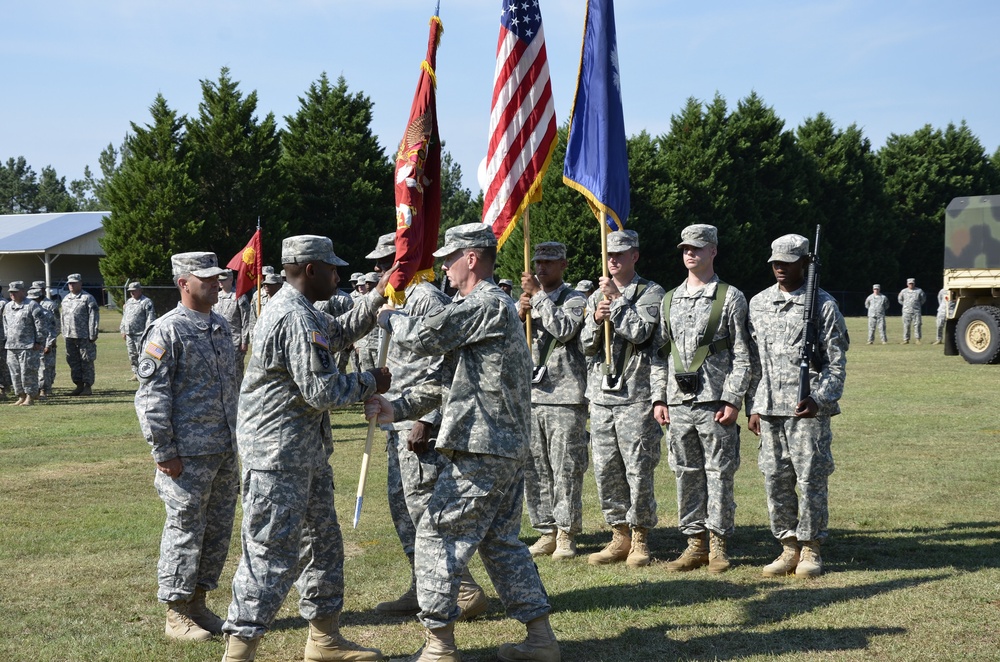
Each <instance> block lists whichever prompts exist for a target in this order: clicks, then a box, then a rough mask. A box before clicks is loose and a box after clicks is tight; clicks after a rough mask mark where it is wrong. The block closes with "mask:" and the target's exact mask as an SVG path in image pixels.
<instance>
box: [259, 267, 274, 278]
mask: <svg viewBox="0 0 1000 662" xmlns="http://www.w3.org/2000/svg"><path fill="white" fill-rule="evenodd" d="M260 273H261V274H262V275H264V276H266V275H268V274H273V273H274V267H272V266H268V265H266V264H265V265H264V266H263V267H261V268H260Z"/></svg>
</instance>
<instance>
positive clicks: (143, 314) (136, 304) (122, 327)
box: [118, 295, 156, 336]
mask: <svg viewBox="0 0 1000 662" xmlns="http://www.w3.org/2000/svg"><path fill="white" fill-rule="evenodd" d="M155 319H156V311H155V310H153V302H152V301H151V300H150V299H149V297H147V296H145V295H143V296H141V297H140V298H138V299H133V298H132V297H128V298H126V299H125V305H124V306H122V323H121V324H119V325H118V331H119V332H120V333H125V334H127V335H130V336H138V335H141V334H142V332H143V331H145V330H146V327H147V326H149V325H150V324H152V323H153V320H155Z"/></svg>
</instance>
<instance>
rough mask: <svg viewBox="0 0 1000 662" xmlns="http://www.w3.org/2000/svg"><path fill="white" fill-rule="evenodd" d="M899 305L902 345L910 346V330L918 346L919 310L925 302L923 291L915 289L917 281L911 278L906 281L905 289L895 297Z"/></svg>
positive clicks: (921, 320)
mask: <svg viewBox="0 0 1000 662" xmlns="http://www.w3.org/2000/svg"><path fill="white" fill-rule="evenodd" d="M897 299H898V300H899V305H901V306H902V307H903V342H902V344H903V345H909V344H910V329H911V327H912V328H913V329H914V331H915V335H916V336H917V344H918V345H919V344H920V338H921V335H920V330H921V327H922V326H923V319H922V317H921V309H922V308H923V305H924V302H925V301H926V300H927V295H926V294H924V291H923V290H922V289H920V288H919V287H917V281H916V279H913V278H907V279H906V289H904V290H902V291H901V292H900V293H899V296H898V297H897Z"/></svg>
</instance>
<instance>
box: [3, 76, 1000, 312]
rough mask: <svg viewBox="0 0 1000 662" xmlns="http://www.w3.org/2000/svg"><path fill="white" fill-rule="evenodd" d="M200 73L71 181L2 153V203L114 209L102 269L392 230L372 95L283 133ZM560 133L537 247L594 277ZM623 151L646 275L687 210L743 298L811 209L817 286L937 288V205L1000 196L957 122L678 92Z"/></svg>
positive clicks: (344, 252)
mask: <svg viewBox="0 0 1000 662" xmlns="http://www.w3.org/2000/svg"><path fill="white" fill-rule="evenodd" d="M201 89H202V101H201V103H200V104H199V106H198V109H197V114H196V115H194V116H191V117H188V116H186V115H182V114H179V113H178V112H177V111H176V110H174V109H172V108H171V107H170V106H169V105H168V103H167V100H166V99H164V98H163V97H162V96H157V98H156V99H155V100H154V101H153V103H152V105H151V106H150V118H149V120H148V122H147V123H145V124H140V123H136V122H133V123H132V125H131V131H130V132H129V133H128V134H127V135H126V137H125V139H124V141H123V143H122V144H121V145H120V146H119V147H117V148H116V147H115V146H114V145H109V146H108V147H107V148H106V149H105V150H104V151H103V152H102V153H101V155H100V157H99V161H98V162H99V167H100V176H99V177H95V176H94V175H93V174H92V173H91V172H90V170H89V168H88V169H87V170H86V171H85V176H84V179H83V180H79V181H73V182H71V183H70V184H69V185H68V186H67V185H66V183H65V178H59V177H58V175H57V174H56V172H55V170H54V169H52V168H51V167H46V168H43V169H42V171H41V173H40V174H38V173H35V172H34V171H33V170H32V169H31V167H30V166H28V164H27V163H25V160H24V159H23V158H18V159H14V158H11V159H9V160H8V161H7V163H6V165H3V164H0V212H3V213H34V212H53V211H74V210H85V209H90V210H93V209H110V210H111V212H112V214H111V216H110V217H109V218H108V219H107V220H106V221H105V227H106V234H105V238H104V240H103V246H104V249H105V251H106V252H107V254H108V257H107V258H106V259H104V260H102V266H101V269H102V273H103V275H104V277H105V279H106V280H108V281H109V282H122V281H124V280H125V279H126V278H128V277H132V276H141V277H142V278H144V279H146V280H151V281H153V280H162V281H166V280H169V260H168V257H169V255H170V254H171V253H174V252H179V251H186V250H212V251H214V252H216V253H217V254H218V255H219V257H220V260H222V261H227V260H228V259H229V258H230V257H231V256H233V255H234V254H235V253H236V252H237V251H239V250H240V249H241V248H242V247H243V245H244V244H245V243H246V241H247V240H248V239H249V237H250V236H251V235H252V234H253V232H254V229H255V228H256V226H257V222H258V219H260V222H261V224H262V226H263V228H264V237H265V243H264V255H265V262H266V263H273V264H276V263H277V261H278V256H279V251H280V241H281V238H282V237H284V236H287V235H289V234H294V233H314V234H322V235H326V236H330V237H331V238H333V240H334V245H335V247H336V250H337V252H338V254H340V255H341V256H342V257H344V258H345V259H346V260H348V261H349V262H350V263H351V267H350V270H351V271H355V270H358V271H365V270H367V269H368V267H369V265H368V263H367V261H366V260H365V259H364V255H365V254H366V253H368V252H369V250H370V249H371V247H372V246H373V245H374V243H375V240H376V238H377V237H378V236H379V235H380V234H382V233H384V232H389V231H392V229H393V228H394V227H395V219H394V211H393V206H394V200H393V192H392V191H393V189H392V177H393V161H392V157H393V154H387V153H386V151H385V150H384V149H383V148H382V147H380V146H379V142H378V138H377V136H375V135H374V134H373V133H372V131H371V121H372V108H373V103H372V101H371V100H370V99H369V98H368V97H367V96H365V95H364V94H363V93H361V92H352V91H351V90H350V89H349V88H348V85H347V82H346V81H345V80H344V79H343V78H342V77H341V78H339V79H338V80H337V81H336V83H331V82H330V81H329V80H328V78H327V77H326V75H325V74H323V75H321V76H320V78H319V80H317V81H316V82H314V83H313V84H312V85H310V87H309V89H308V90H307V91H306V92H305V94H304V95H303V96H302V97H300V98H299V107H298V110H297V111H296V113H295V114H294V115H291V116H288V117H285V118H284V121H285V128H284V129H279V128H278V126H277V123H276V121H275V118H274V116H273V114H271V113H268V114H267V115H265V116H264V117H263V118H260V117H258V114H257V113H258V111H257V95H256V92H251V93H249V94H246V95H244V94H243V93H242V92H241V91H240V89H239V84H238V83H237V82H236V81H234V80H233V79H232V78H231V77H230V74H229V71H228V70H227V69H225V68H223V69H222V71H221V73H220V75H219V78H218V80H217V81H207V80H204V81H201ZM442 129H443V130H442V134H443V137H444V138H445V139H447V127H442ZM565 137H566V127H565V126H564V127H562V129H561V130H560V132H559V138H560V142H559V145H558V147H557V148H556V153H555V156H554V158H553V161H552V167H550V168H549V170H548V172H547V173H546V175H545V181H544V186H543V193H544V196H543V199H542V202H541V203H539V204H536V205H532V206H531V209H530V212H529V213H530V217H529V218H530V233H531V241H532V243H537V242H540V241H552V240H555V241H562V242H563V243H565V244H566V245H567V246H568V248H569V255H570V269H569V271H568V273H567V279H568V280H573V281H575V280H578V279H580V278H595V277H596V276H598V275H600V273H601V264H600V237H599V234H598V224H597V220H596V219H595V218H594V216H593V215H592V214H591V212H590V209H589V207H588V206H587V204H586V202H585V201H584V199H583V197H582V196H580V195H579V194H578V193H576V192H575V191H572V190H571V189H569V188H567V187H566V186H564V185H563V183H562V167H561V164H562V161H563V157H564V154H565ZM628 152H629V160H630V174H631V197H632V200H631V202H632V205H631V206H632V212H631V215H630V217H629V219H628V222H627V225H628V227H630V228H632V229H635V230H637V231H638V232H639V234H640V237H641V240H640V241H641V253H642V258H641V262H640V273H642V274H643V275H644V276H646V277H647V278H651V279H653V280H656V281H658V282H660V283H662V284H664V285H666V286H668V287H672V286H673V285H674V284H676V283H678V282H680V279H681V278H682V277H683V269H682V267H681V264H680V259H679V253H678V250H677V248H676V244H677V241H678V236H679V233H680V230H681V228H683V227H684V226H685V225H688V224H691V223H710V224H712V225H715V226H717V227H718V228H719V233H720V257H719V259H718V261H717V267H718V270H719V272H720V275H722V276H723V277H724V278H727V279H729V280H730V281H731V282H733V283H734V284H736V285H738V286H740V287H741V288H743V289H744V290H745V291H747V292H748V293H751V294H752V293H754V292H756V291H758V290H760V289H762V288H764V287H766V286H767V285H769V284H770V283H771V282H773V281H772V278H771V275H770V272H769V270H768V268H767V264H766V260H767V257H768V255H769V248H770V242H771V241H772V240H773V239H775V238H776V237H778V236H780V235H782V234H786V233H789V232H797V233H800V234H803V235H805V236H807V237H810V239H811V238H812V236H813V233H814V228H815V226H816V225H817V224H822V225H823V228H824V241H823V246H822V250H821V257H822V258H823V262H824V274H823V283H824V287H825V288H826V289H828V290H831V291H848V292H858V293H862V292H866V291H868V290H869V288H870V286H871V284H872V283H873V282H880V283H882V284H883V287H884V289H885V291H886V292H890V293H891V292H893V291H894V290H895V289H897V288H901V287H902V283H903V281H904V279H905V278H906V277H909V276H914V277H916V278H917V279H918V282H919V283H920V284H921V285H922V286H923V287H924V288H925V289H926V290H928V291H929V292H933V291H935V290H936V289H937V287H938V286H939V284H940V282H941V262H942V254H943V243H942V237H943V215H944V209H945V207H946V206H947V204H948V202H949V201H950V200H951V199H952V198H954V197H957V196H964V195H979V194H991V193H998V192H1000V150H998V151H997V152H995V153H994V154H993V155H992V156H990V155H988V154H987V153H986V151H985V150H984V148H983V145H982V144H981V143H980V141H979V139H978V138H977V137H976V136H975V135H974V134H973V133H972V131H971V130H970V129H969V127H968V126H966V124H965V123H964V122H963V123H962V124H960V125H958V126H955V125H948V127H946V128H945V129H943V130H941V129H935V128H933V127H931V126H929V125H928V126H925V127H923V128H921V129H919V130H917V131H915V132H914V133H912V134H905V135H901V134H893V135H891V136H890V137H889V139H888V140H887V142H886V145H885V146H884V147H883V148H882V149H880V150H878V151H875V150H873V149H872V146H871V142H870V141H869V140H868V139H867V138H866V137H865V136H864V134H863V132H862V131H861V129H860V128H859V127H857V126H856V125H854V124H852V125H850V126H848V127H846V128H838V127H837V126H835V125H834V124H833V122H832V121H831V120H830V119H829V118H828V117H826V116H825V115H823V114H822V113H821V114H819V115H817V116H815V117H812V118H809V119H807V120H805V121H804V122H803V123H802V125H801V126H799V127H796V128H795V129H794V130H793V129H789V128H788V127H786V126H785V122H784V121H783V120H782V119H781V118H780V117H778V115H777V114H776V113H775V111H774V109H773V108H771V107H769V106H768V105H767V104H766V103H765V102H764V100H763V99H761V98H760V97H759V96H758V95H757V94H755V93H754V94H750V95H749V96H748V97H746V98H745V99H742V100H740V101H739V102H738V103H737V104H736V106H735V108H729V107H728V106H727V103H726V101H725V99H723V98H722V97H720V96H716V97H715V98H714V99H712V100H711V101H708V102H702V101H699V100H696V99H689V100H688V101H687V103H686V104H685V105H684V107H683V108H681V109H680V111H679V112H678V113H677V114H676V115H674V116H673V117H672V118H671V122H670V130H669V131H668V132H667V133H666V134H663V135H660V136H652V135H649V134H648V133H646V132H641V133H639V134H637V135H633V136H632V137H630V138H629V140H628ZM442 162H443V172H442V219H443V221H442V224H443V226H442V236H443V230H444V229H445V228H447V227H450V226H452V225H456V224H459V223H467V222H475V221H478V220H479V218H480V215H481V210H482V194H481V193H480V194H479V195H478V196H473V195H472V193H471V191H470V190H469V189H468V188H465V187H463V186H462V170H461V168H460V166H459V165H458V164H457V163H455V162H454V160H453V159H452V157H451V155H450V154H449V153H448V152H447V150H445V152H444V156H443V160H442ZM522 231H523V223H521V224H519V226H518V228H517V229H516V230H515V231H514V233H513V234H512V235H511V237H510V239H509V240H508V243H507V244H506V245H505V247H504V248H503V250H501V252H500V257H499V260H498V269H497V270H498V275H499V276H501V277H508V278H512V279H513V280H515V282H516V281H517V280H518V277H519V274H520V272H521V270H522V268H523V234H522Z"/></svg>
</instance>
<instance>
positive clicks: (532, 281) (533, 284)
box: [521, 271, 542, 297]
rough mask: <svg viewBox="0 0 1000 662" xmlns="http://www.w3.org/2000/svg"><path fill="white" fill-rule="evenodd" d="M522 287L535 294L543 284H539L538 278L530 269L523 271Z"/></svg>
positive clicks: (530, 294)
mask: <svg viewBox="0 0 1000 662" xmlns="http://www.w3.org/2000/svg"><path fill="white" fill-rule="evenodd" d="M521 289H522V290H523V291H524V292H525V293H526V294H527V295H528V296H529V297H532V296H534V295H535V294H536V293H537V292H538V290H540V289H542V286H541V285H539V284H538V279H537V278H535V276H534V274H532V273H531V272H530V271H525V272H522V273H521Z"/></svg>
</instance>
